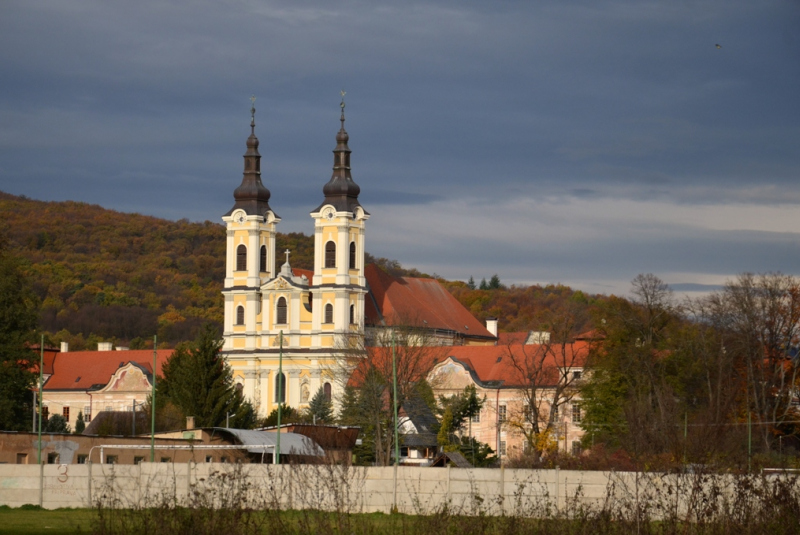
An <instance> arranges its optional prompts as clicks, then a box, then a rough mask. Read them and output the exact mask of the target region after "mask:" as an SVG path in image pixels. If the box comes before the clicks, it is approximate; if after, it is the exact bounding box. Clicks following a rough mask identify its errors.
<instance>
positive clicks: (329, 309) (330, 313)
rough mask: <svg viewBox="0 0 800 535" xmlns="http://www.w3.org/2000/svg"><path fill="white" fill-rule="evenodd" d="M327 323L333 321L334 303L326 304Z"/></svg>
mask: <svg viewBox="0 0 800 535" xmlns="http://www.w3.org/2000/svg"><path fill="white" fill-rule="evenodd" d="M325 323H333V305H332V304H330V303H328V304H327V305H325Z"/></svg>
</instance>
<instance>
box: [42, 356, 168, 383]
mask: <svg viewBox="0 0 800 535" xmlns="http://www.w3.org/2000/svg"><path fill="white" fill-rule="evenodd" d="M172 352H173V350H172V349H159V350H158V356H157V360H156V366H157V370H158V374H159V375H160V374H161V367H162V366H163V365H164V362H166V361H167V359H168V358H169V357H170V356H172ZM128 362H135V363H137V364H139V365H140V366H141V367H143V368H144V369H145V370H147V372H148V373H152V371H153V350H152V349H141V350H136V349H135V350H129V351H70V352H67V353H59V354H58V356H57V357H56V359H55V362H54V364H53V375H52V376H51V377H50V379H48V380H47V382H46V383H45V385H44V389H45V390H87V389H89V388H91V387H92V386H93V385H103V386H105V385H107V384H108V382H109V381H110V380H111V376H112V375H114V372H116V371H117V370H118V369H119V368H120V367H121V366H124V365H125V364H127V363H128Z"/></svg>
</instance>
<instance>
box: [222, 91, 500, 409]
mask: <svg viewBox="0 0 800 535" xmlns="http://www.w3.org/2000/svg"><path fill="white" fill-rule="evenodd" d="M344 109H345V104H344V100H342V103H341V117H340V119H339V121H340V123H341V126H340V128H339V131H338V132H337V134H336V147H335V148H334V150H333V154H334V158H333V173H332V176H331V178H330V180H329V181H328V182H327V183H325V184H324V185H323V186H322V199H321V202H319V204H318V206H316V208H314V209H313V210H312V211H311V213H310V215H311V219H312V220H313V222H314V270H313V272H311V271H307V270H302V269H295V268H292V267H291V265H290V261H291V256H290V253H291V251H276V250H275V249H276V246H275V242H276V232H277V225H278V223H279V222H280V220H281V219H280V217H279V216H278V214H277V213H276V212H275V211H274V210H273V208H272V207H271V206H270V203H269V201H270V196H271V194H270V191H269V190H268V189H267V187H266V186H265V185H264V184H263V182H262V180H261V156H260V154H259V152H258V145H259V141H258V138H257V137H256V134H255V108H254V107H253V108H251V110H250V111H251V120H250V137H248V138H247V151H246V152H245V154H244V172H243V176H242V182H241V184H240V185H239V186H238V187H237V188H236V189H235V190H234V193H233V196H234V199H235V204H234V205H233V207H232V208H231V209H230V211H228V213H227V214H225V215H224V216H223V218H222V220H223V221H224V222H225V225H226V228H227V248H226V251H227V257H226V271H225V282H224V288H223V294H224V296H225V311H224V317H225V321H224V332H223V337H224V344H223V348H222V352H223V354H224V356H225V358H226V359H227V362H228V363H229V364H230V366H231V368H232V370H233V375H234V379H235V381H236V382H237V384H238V385H241V388H242V389H243V393H244V394H245V396H246V397H247V398H248V399H249V400H250V401H251V402H252V403H253V406H254V407H255V408H256V411H257V413H258V414H259V415H260V416H265V415H267V414H269V413H270V412H271V411H272V410H273V409H274V408H276V407H277V404H278V401H279V396H280V399H281V401H283V402H285V403H287V404H288V405H290V406H292V407H295V408H303V407H305V406H306V405H307V404H308V402H309V401H310V399H311V397H313V396H314V394H315V393H316V392H317V391H318V390H319V389H320V388H321V389H322V390H323V392H324V395H325V396H326V397H327V398H328V399H336V398H337V397H338V394H340V393H341V385H340V384H339V382H337V381H336V380H335V379H336V378H335V377H334V376H335V375H336V374H335V373H334V370H335V369H336V365H337V363H336V359H337V355H340V354H341V353H342V351H343V349H344V348H346V347H352V346H353V345H358V344H363V343H364V342H365V341H366V342H367V343H370V332H375V330H379V329H387V328H392V326H397V325H399V324H401V323H402V322H404V321H408V320H409V319H410V318H413V320H414V321H415V322H418V324H419V325H420V326H424V327H423V328H424V329H425V330H426V331H427V332H428V333H430V335H431V338H432V339H434V340H435V341H436V342H435V343H437V344H440V345H459V346H460V345H494V344H495V343H496V341H497V332H496V324H495V328H494V329H493V330H494V332H490V331H489V330H488V329H487V328H486V326H484V325H483V324H481V323H480V322H479V321H478V320H477V319H475V317H474V316H472V314H470V313H469V311H467V310H466V309H465V308H464V307H463V306H462V305H461V304H460V303H459V302H458V301H457V300H456V299H455V298H454V297H453V296H452V295H450V293H449V292H447V290H446V289H445V288H443V287H442V286H441V285H440V284H439V283H438V281H436V280H434V279H412V278H403V277H392V276H391V275H389V274H388V273H385V272H384V271H383V270H381V269H380V268H378V267H377V266H373V265H370V266H365V264H364V257H365V255H364V246H365V234H366V228H367V221H368V220H369V217H370V214H369V212H367V211H366V210H365V209H364V207H362V206H361V204H360V202H359V200H358V196H359V193H360V191H361V189H360V187H359V186H358V184H356V183H355V181H354V180H353V177H352V175H351V167H350V152H351V151H350V148H349V146H348V141H349V135H348V133H347V131H346V130H345V127H344V123H345V115H344ZM311 202H314V201H313V200H312V201H311ZM315 204H316V203H315ZM312 206H313V205H312ZM284 255H285V256H284ZM279 263H281V264H282V265H281V267H280V269H278V264H279ZM279 361H280V362H279ZM279 367H281V369H282V374H279V371H278V370H279Z"/></svg>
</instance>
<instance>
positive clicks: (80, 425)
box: [75, 411, 86, 435]
mask: <svg viewBox="0 0 800 535" xmlns="http://www.w3.org/2000/svg"><path fill="white" fill-rule="evenodd" d="M84 429H86V422H85V421H84V420H83V411H80V412H79V413H78V419H77V420H75V434H76V435H80V434H81V433H83V430H84Z"/></svg>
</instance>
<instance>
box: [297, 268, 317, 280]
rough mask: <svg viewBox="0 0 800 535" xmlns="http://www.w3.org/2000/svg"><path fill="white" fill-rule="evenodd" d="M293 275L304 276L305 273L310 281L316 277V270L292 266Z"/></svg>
mask: <svg viewBox="0 0 800 535" xmlns="http://www.w3.org/2000/svg"><path fill="white" fill-rule="evenodd" d="M292 275H294V276H295V277H302V276H303V275H305V276H306V278H307V279H308V281H309V282H311V280H312V279H313V278H314V272H313V271H312V270H310V269H300V268H292Z"/></svg>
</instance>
